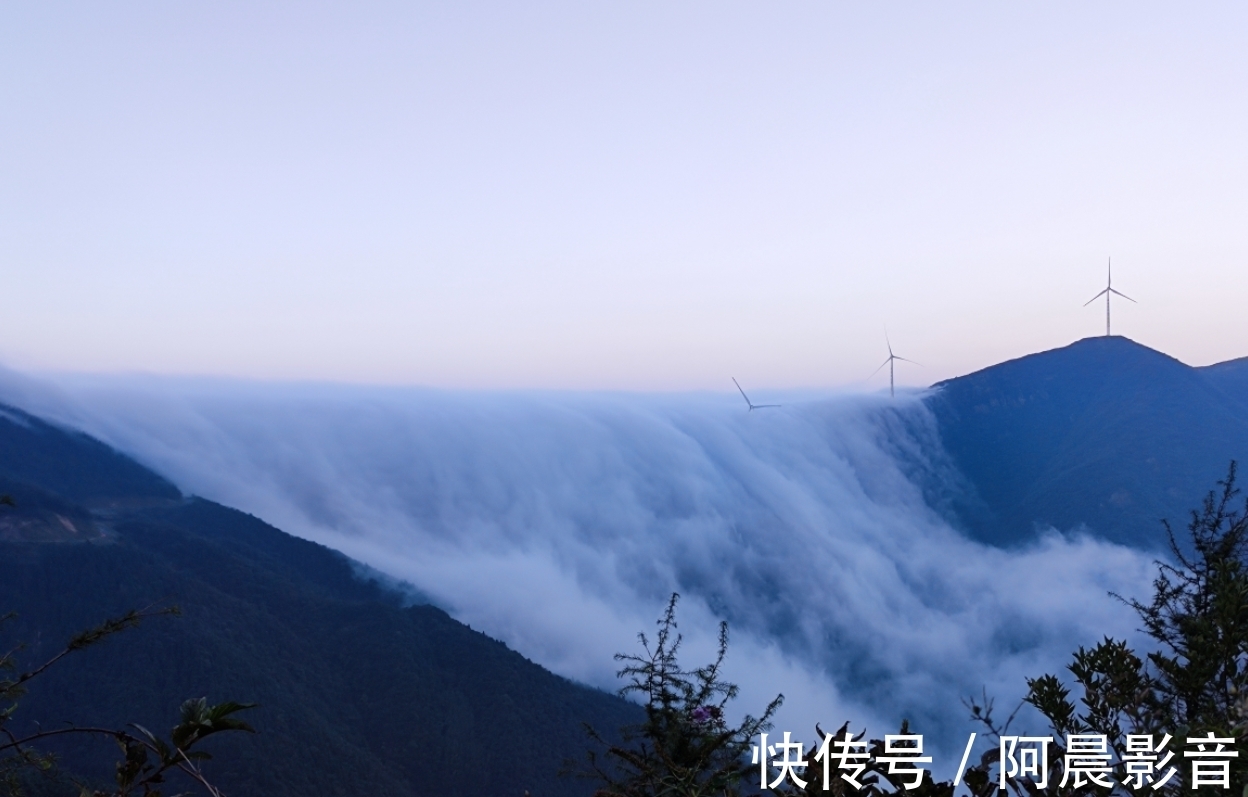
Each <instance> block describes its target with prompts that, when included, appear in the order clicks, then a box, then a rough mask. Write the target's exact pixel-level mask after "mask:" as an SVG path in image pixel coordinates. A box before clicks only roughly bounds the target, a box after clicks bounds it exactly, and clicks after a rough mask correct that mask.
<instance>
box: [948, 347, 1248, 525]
mask: <svg viewBox="0 0 1248 797" xmlns="http://www.w3.org/2000/svg"><path fill="white" fill-rule="evenodd" d="M1237 362H1239V361H1231V362H1230V363H1229V364H1220V365H1223V366H1225V367H1223V368H1219V366H1206V367H1205V368H1204V369H1198V368H1194V367H1192V366H1189V365H1186V364H1184V363H1182V362H1180V361H1179V360H1177V359H1175V358H1174V357H1171V356H1169V355H1167V354H1164V353H1162V352H1159V351H1156V350H1154V349H1151V348H1148V347H1147V346H1143V345H1141V344H1139V343H1136V342H1135V341H1132V340H1130V339H1128V338H1124V337H1121V336H1113V337H1098V338H1085V339H1083V340H1080V341H1076V342H1075V343H1072V344H1070V345H1068V346H1064V347H1061V348H1058V349H1052V350H1049V351H1045V352H1038V353H1035V354H1030V355H1026V356H1024V357H1020V358H1017V359H1014V360H1009V361H1006V362H1003V363H999V364H997V365H993V366H990V367H988V368H984V369H981V370H979V371H975V372H973V373H970V374H967V375H965V376H961V377H956V378H954V379H948V380H944V381H942V382H938V383H937V384H936V385H933V388H934V390H935V392H934V393H933V395H932V396H930V397H929V398H928V399H927V400H926V403H927V405H928V406H929V408H931V409H932V411H933V412H934V413H935V415H936V417H937V422H938V426H939V428H940V433H941V439H942V442H943V443H944V445H945V447H946V449H947V450H948V452H949V454H950V455H951V456H952V458H953V460H954V461H955V463H956V464H957V466H958V468H959V470H960V471H961V472H962V474H963V475H964V476H965V477H966V478H967V480H968V481H969V482H970V483H971V484H973V485H974V489H973V490H972V491H971V493H970V494H968V495H965V496H962V497H961V499H960V501H958V502H957V510H956V512H957V515H958V517H959V519H960V520H961V522H962V524H963V526H964V527H965V528H966V529H967V530H968V531H969V532H970V533H971V534H972V535H973V536H975V537H977V538H979V539H982V540H985V541H988V542H994V543H998V544H1016V543H1019V542H1023V541H1025V540H1027V539H1030V538H1032V537H1034V534H1035V532H1036V529H1037V527H1045V526H1053V527H1055V528H1058V529H1060V530H1077V529H1079V528H1084V527H1086V528H1087V529H1088V530H1090V531H1091V532H1092V533H1094V534H1096V535H1097V536H1102V537H1104V538H1107V539H1110V540H1114V541H1116V542H1121V543H1124V544H1129V545H1134V546H1138V547H1145V548H1154V549H1160V548H1161V547H1163V546H1164V542H1165V537H1164V530H1163V528H1162V526H1161V524H1160V521H1161V520H1162V519H1169V520H1170V521H1171V522H1172V523H1175V524H1176V525H1180V526H1181V525H1184V524H1185V523H1186V519H1187V517H1188V514H1187V513H1188V510H1190V509H1191V508H1193V507H1195V506H1198V505H1199V502H1200V499H1201V498H1202V497H1203V496H1204V494H1205V493H1206V492H1207V491H1208V490H1209V489H1210V488H1211V487H1212V486H1213V484H1214V482H1215V481H1216V480H1217V479H1218V478H1220V477H1223V476H1225V474H1226V470H1227V466H1228V463H1229V462H1230V460H1232V459H1243V458H1244V457H1245V456H1246V455H1248V401H1245V400H1244V399H1241V398H1240V397H1239V396H1238V395H1236V393H1235V391H1234V385H1235V384H1236V383H1235V382H1234V381H1233V380H1234V378H1237V377H1238V376H1239V374H1240V368H1241V366H1239V365H1235V363H1237ZM1211 369H1212V370H1211ZM1228 375H1229V376H1228Z"/></svg>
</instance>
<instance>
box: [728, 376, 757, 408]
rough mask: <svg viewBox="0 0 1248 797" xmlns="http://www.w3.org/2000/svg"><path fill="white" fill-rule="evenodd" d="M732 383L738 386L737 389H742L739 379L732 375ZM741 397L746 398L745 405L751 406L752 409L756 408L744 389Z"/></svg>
mask: <svg viewBox="0 0 1248 797" xmlns="http://www.w3.org/2000/svg"><path fill="white" fill-rule="evenodd" d="M732 383H733V384H734V385H736V386H737V390H741V383H740V382H738V381H737V378H736V377H735V376H734V377H732ZM741 398H743V399H745V406H747V407H749V408H750V409H754V405H753V404H751V403H750V397H749V396H747V395H745V391H744V390H741Z"/></svg>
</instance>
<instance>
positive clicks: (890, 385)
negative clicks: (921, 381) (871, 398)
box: [867, 332, 922, 397]
mask: <svg viewBox="0 0 1248 797" xmlns="http://www.w3.org/2000/svg"><path fill="white" fill-rule="evenodd" d="M884 342H885V343H886V344H888V359H887V360H885V361H884V362H882V363H880V368H883V367H884V366H886V365H887V366H888V395H889V396H890V397H895V396H896V395H897V393H896V390H895V388H894V386H893V385H894V383H893V362H894V361H895V360H901V361H902V362H903V363H910V364H911V365H919V366H920V367H922V366H921V364H920V363H916V362H915V361H914V360H907V359H906V358H905V357H899V356H897V355H896V354H893V344H892V341H890V340H889V339H888V333H887V332H885V333H884ZM880 368H876V369H875V370H874V371H872V372H871V376H875V375H876V374H878V373H879V372H880ZM871 376H868V377H867V379H870V378H871Z"/></svg>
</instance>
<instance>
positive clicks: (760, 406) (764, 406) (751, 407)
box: [732, 376, 780, 412]
mask: <svg viewBox="0 0 1248 797" xmlns="http://www.w3.org/2000/svg"><path fill="white" fill-rule="evenodd" d="M732 383H733V384H734V385H736V386H737V390H741V383H740V382H738V381H737V378H736V377H735V376H734V377H732ZM741 398H743V399H745V405H746V406H747V407H749V409H748V410H746V412H753V411H754V410H763V409H767V408H768V407H779V406H780V405H779V404H754V403H752V402H751V401H750V397H749V396H747V395H745V391H744V390H741Z"/></svg>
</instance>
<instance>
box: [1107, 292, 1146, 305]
mask: <svg viewBox="0 0 1248 797" xmlns="http://www.w3.org/2000/svg"><path fill="white" fill-rule="evenodd" d="M1105 290H1107V291H1109V292H1110V293H1116V294H1118V295H1119V296H1121V297H1122V298H1124V299H1126V300H1127V301H1128V302H1135V299H1132V298H1131V297H1130V296H1128V295H1126V294H1125V293H1123V292H1122V291H1119V290H1115V289H1113V288H1106V289H1105ZM1135 303H1136V304H1139V302H1135Z"/></svg>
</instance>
